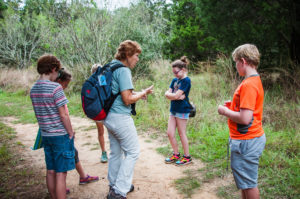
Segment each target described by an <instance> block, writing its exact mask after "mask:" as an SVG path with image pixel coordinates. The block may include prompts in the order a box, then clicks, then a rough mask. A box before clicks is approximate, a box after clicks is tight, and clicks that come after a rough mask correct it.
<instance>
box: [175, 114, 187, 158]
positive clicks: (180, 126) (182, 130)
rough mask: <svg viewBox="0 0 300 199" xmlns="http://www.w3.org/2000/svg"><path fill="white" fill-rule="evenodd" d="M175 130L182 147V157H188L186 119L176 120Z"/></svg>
mask: <svg viewBox="0 0 300 199" xmlns="http://www.w3.org/2000/svg"><path fill="white" fill-rule="evenodd" d="M176 124H177V130H178V133H179V136H180V140H181V144H182V147H183V151H184V155H185V156H189V155H190V152H189V141H188V139H187V136H186V125H187V119H180V118H176Z"/></svg>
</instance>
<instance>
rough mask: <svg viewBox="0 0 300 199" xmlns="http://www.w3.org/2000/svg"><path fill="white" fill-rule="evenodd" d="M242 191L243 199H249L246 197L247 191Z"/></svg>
mask: <svg viewBox="0 0 300 199" xmlns="http://www.w3.org/2000/svg"><path fill="white" fill-rule="evenodd" d="M241 193H242V199H247V198H246V193H245V192H244V190H241Z"/></svg>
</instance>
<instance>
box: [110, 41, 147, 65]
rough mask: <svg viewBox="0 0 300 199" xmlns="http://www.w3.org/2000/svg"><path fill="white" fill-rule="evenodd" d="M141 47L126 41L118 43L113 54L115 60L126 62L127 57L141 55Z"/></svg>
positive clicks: (134, 42) (133, 42)
mask: <svg viewBox="0 0 300 199" xmlns="http://www.w3.org/2000/svg"><path fill="white" fill-rule="evenodd" d="M141 52H142V49H141V46H140V45H139V44H138V43H137V42H136V41H131V40H126V41H123V42H122V43H120V45H119V47H118V49H117V52H116V54H115V59H117V60H120V61H122V60H126V58H127V57H131V56H133V55H134V54H135V53H139V54H140V53H141Z"/></svg>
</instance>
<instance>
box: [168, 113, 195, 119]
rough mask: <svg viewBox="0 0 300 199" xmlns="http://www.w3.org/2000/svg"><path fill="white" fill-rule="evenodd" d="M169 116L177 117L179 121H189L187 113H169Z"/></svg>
mask: <svg viewBox="0 0 300 199" xmlns="http://www.w3.org/2000/svg"><path fill="white" fill-rule="evenodd" d="M170 115H172V116H174V117H177V118H179V119H186V120H187V119H189V115H190V114H189V113H176V112H170Z"/></svg>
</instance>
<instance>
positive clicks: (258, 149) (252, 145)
mask: <svg viewBox="0 0 300 199" xmlns="http://www.w3.org/2000/svg"><path fill="white" fill-rule="evenodd" d="M265 144H266V136H265V134H263V135H262V136H261V137H257V138H253V139H250V140H233V139H230V140H229V145H230V151H231V169H232V173H233V177H234V180H235V184H236V186H237V188H238V189H250V188H255V187H257V178H258V163H259V158H260V156H261V154H262V152H263V150H264V148H265Z"/></svg>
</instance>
